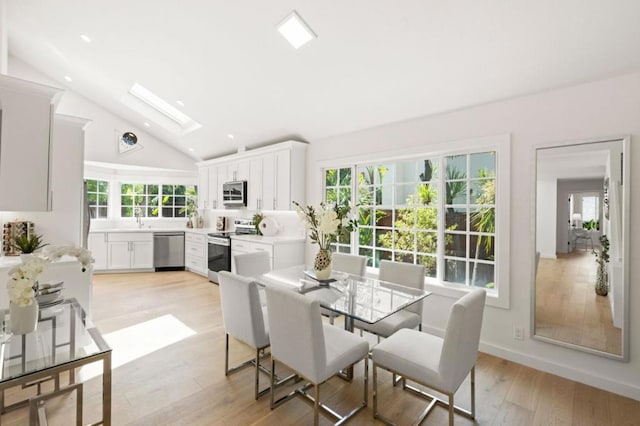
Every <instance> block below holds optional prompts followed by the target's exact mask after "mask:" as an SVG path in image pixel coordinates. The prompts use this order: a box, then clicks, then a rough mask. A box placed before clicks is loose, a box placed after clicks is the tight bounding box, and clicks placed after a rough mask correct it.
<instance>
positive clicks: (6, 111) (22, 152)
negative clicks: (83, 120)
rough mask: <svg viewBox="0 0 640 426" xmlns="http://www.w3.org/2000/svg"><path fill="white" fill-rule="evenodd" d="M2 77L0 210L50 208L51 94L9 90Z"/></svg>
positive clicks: (0, 82)
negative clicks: (26, 168)
mask: <svg viewBox="0 0 640 426" xmlns="http://www.w3.org/2000/svg"><path fill="white" fill-rule="evenodd" d="M4 80H5V77H4V76H3V78H2V80H0V105H1V108H2V116H1V117H0V118H1V120H2V125H1V126H0V211H28V212H35V211H50V210H51V207H52V200H51V197H52V194H51V192H50V191H51V186H50V185H51V172H52V170H51V165H52V163H51V151H52V140H51V139H52V138H51V136H52V122H53V114H54V108H53V106H52V105H51V98H47V97H44V96H39V95H37V94H36V93H29V92H28V91H25V90H24V89H21V88H19V89H18V90H16V91H14V90H11V89H9V88H6V87H4V85H3V84H4ZM10 81H11V80H10ZM25 167H28V170H25ZM16 180H19V184H16Z"/></svg>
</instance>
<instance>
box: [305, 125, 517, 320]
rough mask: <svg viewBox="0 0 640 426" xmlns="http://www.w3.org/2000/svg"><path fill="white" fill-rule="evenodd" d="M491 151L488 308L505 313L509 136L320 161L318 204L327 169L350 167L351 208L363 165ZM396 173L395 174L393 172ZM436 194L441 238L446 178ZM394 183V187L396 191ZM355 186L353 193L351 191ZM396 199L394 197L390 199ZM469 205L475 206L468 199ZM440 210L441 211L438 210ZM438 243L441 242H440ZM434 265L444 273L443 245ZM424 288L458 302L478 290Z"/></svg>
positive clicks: (437, 283)
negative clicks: (492, 185)
mask: <svg viewBox="0 0 640 426" xmlns="http://www.w3.org/2000/svg"><path fill="white" fill-rule="evenodd" d="M487 151H494V152H495V192H496V194H495V233H494V235H495V238H494V254H495V259H496V261H495V267H494V279H495V281H494V282H495V283H496V287H497V291H496V292H487V304H488V305H491V306H496V307H500V308H504V309H508V308H509V306H510V277H509V273H510V255H509V246H510V201H509V199H510V195H511V194H510V179H511V176H510V157H511V137H510V135H508V134H506V135H495V136H488V137H484V138H476V139H466V140H459V141H453V142H446V143H433V144H429V145H428V146H424V145H423V146H420V147H415V148H412V149H407V150H403V152H402V154H399V153H398V152H397V151H395V152H377V153H368V154H364V155H359V156H357V157H347V158H344V157H343V158H338V159H329V160H320V161H318V162H317V163H316V171H317V173H318V175H317V176H318V178H319V182H320V183H321V185H320V188H321V192H320V197H319V198H320V200H324V197H325V175H324V172H325V170H326V169H340V168H346V167H352V168H353V170H352V194H351V195H352V200H351V205H352V206H354V205H355V202H356V200H355V199H356V197H357V191H358V189H357V179H358V177H357V174H356V173H357V167H358V166H362V165H366V164H384V163H389V162H394V163H395V162H398V161H403V160H404V161H407V160H408V161H411V160H419V159H422V158H444V157H446V156H452V155H469V154H473V153H480V152H487ZM394 172H395V171H394ZM470 180H472V178H471V177H470V176H467V181H470ZM438 181H439V194H438V199H439V201H438V206H439V216H438V231H437V232H438V234H439V238H440V236H441V235H440V233H442V234H444V231H445V229H444V220H445V219H444V212H443V211H442V210H441V208H444V206H445V203H444V202H442V203H441V201H440V200H441V199H442V197H444V192H442V191H443V190H444V185H445V181H446V178H445V176H443V172H440V173H439V176H438ZM395 184H396V182H395V180H394V187H395ZM354 185H356V186H355V189H353V188H354ZM394 194H395V191H394ZM393 196H395V195H393ZM468 205H469V206H473V205H474V204H473V203H472V201H471V200H470V199H469V200H468ZM440 206H442V207H440ZM356 239H357V234H355V237H354V235H353V234H352V238H351V241H352V243H351V252H352V253H353V252H355V251H354V249H355V248H356ZM440 241H443V240H442V239H440ZM437 261H438V268H439V271H444V270H443V269H442V268H443V267H444V265H440V263H444V247H443V244H439V245H438V248H437ZM467 261H468V262H473V258H468V259H467ZM377 272H378V269H377V268H373V267H370V266H367V274H368V275H377ZM438 275H439V276H441V277H444V275H443V272H442V273H440V272H439V273H438ZM425 288H426V289H427V290H430V291H433V292H434V293H436V294H439V295H443V296H447V297H455V298H459V297H461V296H463V295H464V294H466V293H467V292H469V291H471V290H473V289H474V288H477V287H472V286H469V285H467V284H455V283H450V282H444V281H443V280H441V279H440V278H437V279H436V278H431V277H425Z"/></svg>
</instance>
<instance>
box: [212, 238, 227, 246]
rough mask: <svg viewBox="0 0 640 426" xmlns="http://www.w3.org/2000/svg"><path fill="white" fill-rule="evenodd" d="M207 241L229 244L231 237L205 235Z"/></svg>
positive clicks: (221, 244) (216, 243)
mask: <svg viewBox="0 0 640 426" xmlns="http://www.w3.org/2000/svg"><path fill="white" fill-rule="evenodd" d="M207 242H208V243H209V244H215V245H218V246H227V247H228V246H230V245H231V239H229V238H218V237H207Z"/></svg>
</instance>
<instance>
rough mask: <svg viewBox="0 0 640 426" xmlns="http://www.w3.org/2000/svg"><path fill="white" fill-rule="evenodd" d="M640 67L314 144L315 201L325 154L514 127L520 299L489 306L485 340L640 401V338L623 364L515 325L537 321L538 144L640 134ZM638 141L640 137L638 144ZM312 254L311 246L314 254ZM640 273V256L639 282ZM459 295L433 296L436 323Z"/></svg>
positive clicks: (637, 157) (639, 200) (634, 190)
mask: <svg viewBox="0 0 640 426" xmlns="http://www.w3.org/2000/svg"><path fill="white" fill-rule="evenodd" d="M638 117H640V73H635V74H630V75H625V76H621V77H617V78H612V79H608V80H602V81H598V82H594V83H590V84H585V85H581V86H575V87H570V88H565V89H560V90H555V91H551V92H547V93H543V94H538V95H533V96H527V97H522V98H516V99H511V100H505V101H502V102H496V103H492V104H487V105H482V106H478V107H474V108H469V109H465V110H461V111H456V112H452V113H447V114H442V115H437V116H432V117H424V118H419V119H415V120H410V121H406V122H401V123H396V124H390V125H384V126H380V127H377V128H372V129H367V130H363V131H359V132H355V133H350V134H346V135H340V136H336V137H332V138H328V139H323V140H314V141H312V143H311V145H310V146H309V151H308V155H309V156H308V162H307V202H310V203H318V202H319V201H320V200H321V198H322V194H321V188H322V183H321V181H320V179H319V178H320V173H319V171H318V162H319V161H323V160H324V161H326V160H329V159H336V160H338V159H340V158H344V157H349V156H356V155H359V154H364V153H367V154H369V153H371V152H375V151H379V152H389V151H391V150H397V151H400V152H401V151H402V150H403V149H412V150H415V149H416V148H420V147H424V149H425V150H428V149H429V145H432V144H437V143H442V142H447V141H456V140H464V139H473V138H477V137H480V136H487V135H499V134H505V133H510V134H511V136H512V144H511V160H512V164H511V169H512V170H511V191H510V196H511V212H510V213H511V240H510V246H511V250H510V251H511V268H510V270H511V282H510V285H511V305H510V306H511V308H510V309H508V310H505V309H501V308H494V307H487V308H486V310H485V316H484V323H483V328H482V330H483V332H482V344H481V349H482V350H484V351H486V352H489V353H492V354H495V355H498V356H501V357H504V358H507V359H510V360H513V361H516V362H522V363H525V364H527V365H531V366H533V367H535V368H538V369H542V370H544V371H548V372H551V373H554V374H560V375H562V376H565V377H568V378H571V379H574V380H577V381H581V382H585V383H587V384H590V385H593V386H597V387H601V388H603V389H607V390H610V391H613V392H618V393H621V394H624V395H627V396H630V397H632V398H635V399H638V400H640V339H636V338H632V339H631V347H630V362H629V363H624V362H619V361H615V360H611V359H608V358H602V357H598V356H595V355H592V354H588V353H583V352H578V351H574V350H571V349H567V348H563V347H560V346H555V345H551V344H548V343H545V342H541V341H537V340H533V339H531V338H530V337H529V336H526V337H525V340H524V341H518V340H514V339H513V338H512V336H513V327H514V326H519V327H524V329H525V330H530V329H531V324H530V321H531V305H532V303H531V297H532V291H531V288H532V287H531V286H532V283H531V275H532V274H531V271H532V268H533V261H534V250H535V246H534V243H533V237H534V236H533V233H532V229H533V228H532V226H533V223H534V220H535V218H534V216H533V213H534V212H535V210H534V209H533V207H532V199H533V196H534V195H535V194H532V191H533V190H534V188H535V185H534V182H533V176H534V154H535V151H534V149H535V147H536V146H538V145H541V144H548V143H552V142H559V141H568V140H584V139H593V138H595V137H600V136H619V135H624V134H630V135H632V139H634V138H639V137H640V120H638ZM632 145H635V144H632ZM635 148H636V149H632V150H631V176H632V177H631V181H632V182H637V181H638V178H637V176H636V175H635V173H637V172H636V171H637V170H640V169H639V167H640V149H637V148H638V147H637V146H636V147H635ZM639 214H640V184H638V185H632V186H631V217H638V215H639ZM630 241H631V244H630V253H629V258H630V259H634V258H636V259H637V258H638V256H639V255H640V227H638V226H636V224H635V222H634V223H631V238H630ZM310 255H311V253H309V251H308V253H307V258H309V256H310ZM639 281H640V263H639V262H631V265H630V284H631V285H632V286H633V285H634V283H637V282H639ZM630 297H631V300H629V303H630V307H631V309H630V316H631V317H630V324H631V330H630V331H631V333H632V336H637V335H638V333H640V309H639V308H640V292H638V291H631V292H630ZM452 303H453V300H452V299H449V298H446V297H443V296H436V295H434V296H430V297H429V298H428V300H427V302H426V304H425V319H424V322H425V326H426V328H427V329H440V330H441V329H442V328H443V327H444V325H445V321H446V317H447V314H448V310H449V307H450V306H451V304H452Z"/></svg>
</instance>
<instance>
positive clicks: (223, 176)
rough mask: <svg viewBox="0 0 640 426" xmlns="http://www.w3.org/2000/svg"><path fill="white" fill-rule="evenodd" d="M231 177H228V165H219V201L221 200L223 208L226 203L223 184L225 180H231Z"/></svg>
mask: <svg viewBox="0 0 640 426" xmlns="http://www.w3.org/2000/svg"><path fill="white" fill-rule="evenodd" d="M229 181H230V179H229V178H228V177H227V165H226V164H225V165H220V166H218V192H217V194H218V197H217V198H218V201H219V202H220V208H223V207H224V205H222V200H223V198H222V184H223V183H225V182H229Z"/></svg>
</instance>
